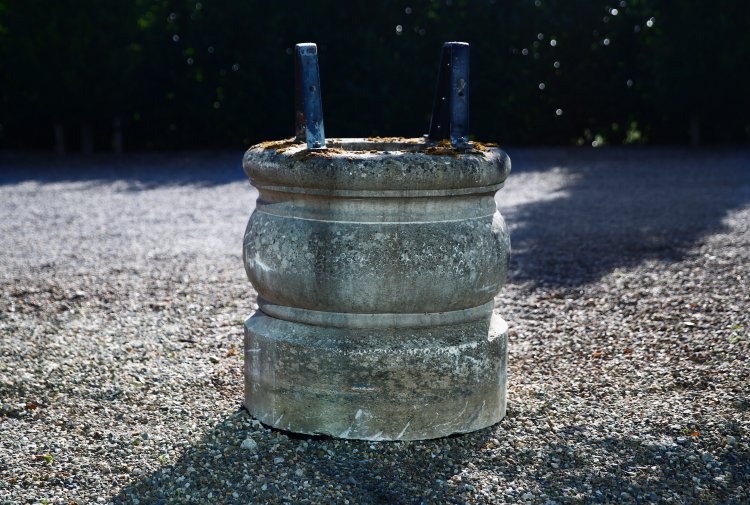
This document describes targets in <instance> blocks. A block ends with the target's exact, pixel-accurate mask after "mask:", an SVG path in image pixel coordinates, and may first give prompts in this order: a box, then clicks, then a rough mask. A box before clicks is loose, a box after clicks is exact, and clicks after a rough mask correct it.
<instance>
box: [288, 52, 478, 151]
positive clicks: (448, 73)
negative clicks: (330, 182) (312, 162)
mask: <svg viewBox="0 0 750 505" xmlns="http://www.w3.org/2000/svg"><path fill="white" fill-rule="evenodd" d="M294 59H295V62H294V63H295V65H294V71H295V116H296V118H295V119H296V132H295V133H296V139H297V141H299V142H306V143H307V148H308V149H325V148H326V137H325V130H324V127H323V102H322V100H321V98H320V71H319V68H318V48H317V46H316V45H315V44H313V43H304V44H297V45H296V46H295V52H294ZM468 132H469V44H467V43H466V42H446V43H445V44H443V49H442V53H441V57H440V67H439V68H438V82H437V89H436V92H435V101H434V103H433V106H432V118H431V120H430V130H429V133H428V134H427V135H426V138H427V141H428V142H439V141H441V140H443V139H447V138H449V139H450V141H451V145H452V146H453V147H454V148H456V149H462V148H467V147H470V144H469V138H468V137H469V135H468Z"/></svg>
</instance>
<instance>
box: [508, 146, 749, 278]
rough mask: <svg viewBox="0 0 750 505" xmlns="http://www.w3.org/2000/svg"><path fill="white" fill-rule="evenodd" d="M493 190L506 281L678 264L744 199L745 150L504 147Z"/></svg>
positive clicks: (746, 184) (746, 188) (746, 192)
mask: <svg viewBox="0 0 750 505" xmlns="http://www.w3.org/2000/svg"><path fill="white" fill-rule="evenodd" d="M510 155H511V158H512V159H513V172H512V173H511V176H510V178H509V179H508V182H507V184H506V187H505V189H503V190H502V191H500V193H499V194H498V196H497V200H498V204H499V209H500V211H501V212H502V213H503V215H504V216H505V218H506V221H507V222H508V224H509V226H510V228H511V239H512V243H513V255H512V260H511V269H512V274H511V277H510V278H511V279H512V280H513V282H517V283H523V282H532V283H534V284H541V285H553V286H554V285H559V286H577V285H581V284H584V283H587V282H591V281H596V280H597V279H599V278H601V277H602V276H603V275H605V274H607V273H609V272H611V271H612V270H614V269H616V268H619V267H625V268H627V267H630V266H634V265H636V264H639V263H641V262H643V261H644V260H648V259H656V260H662V261H665V262H673V261H678V260H679V259H680V258H682V257H683V255H684V254H685V252H686V251H687V250H688V249H689V248H690V247H691V246H694V245H695V244H696V243H697V242H698V241H700V240H701V239H702V238H703V237H705V236H706V235H709V234H712V233H717V232H719V231H721V229H722V228H723V224H722V220H723V219H724V218H725V217H726V216H727V214H728V213H729V212H730V211H731V210H733V209H737V208H739V207H742V206H743V205H746V204H748V203H750V151H748V150H741V149H734V150H687V149H681V150H678V149H616V148H612V149H601V150H591V149H560V150H544V149H537V150H519V151H511V152H510Z"/></svg>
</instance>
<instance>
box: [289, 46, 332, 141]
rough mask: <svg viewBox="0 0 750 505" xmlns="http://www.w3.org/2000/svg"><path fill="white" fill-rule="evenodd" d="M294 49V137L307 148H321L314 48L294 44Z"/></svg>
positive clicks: (316, 60) (322, 139) (315, 53)
mask: <svg viewBox="0 0 750 505" xmlns="http://www.w3.org/2000/svg"><path fill="white" fill-rule="evenodd" d="M294 49H295V52H294V81H295V82H294V84H295V94H294V96H295V100H294V101H295V113H296V114H295V115H296V138H297V140H298V141H300V142H307V148H308V149H325V147H326V136H325V132H324V130H323V102H322V100H321V99H320V74H319V70H318V47H317V46H316V45H315V44H312V43H304V44H297V45H296V46H295V47H294Z"/></svg>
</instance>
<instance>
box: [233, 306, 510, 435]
mask: <svg viewBox="0 0 750 505" xmlns="http://www.w3.org/2000/svg"><path fill="white" fill-rule="evenodd" d="M262 306H263V305H261V307H262ZM482 308H484V307H477V308H476V309H473V310H474V313H471V312H465V313H464V314H452V313H443V314H442V315H441V314H432V315H431V316H432V317H441V316H442V317H444V318H445V320H446V321H450V320H453V321H455V320H456V319H461V317H460V316H462V315H463V316H465V317H464V319H465V318H466V317H471V316H473V317H474V319H472V320H468V321H467V320H464V321H463V322H453V323H452V324H445V325H438V326H426V325H428V324H433V323H434V321H431V320H430V321H424V324H425V325H423V326H422V327H419V316H420V315H419V314H399V315H389V314H381V315H379V316H383V317H386V318H387V317H388V316H392V317H391V320H388V321H386V320H385V319H384V321H383V323H384V325H383V327H380V328H378V327H376V328H341V327H330V326H316V325H313V324H304V323H299V322H291V321H286V320H282V319H277V318H276V317H271V316H269V315H267V314H266V313H264V312H263V311H261V310H259V311H257V312H256V313H255V314H254V315H253V316H252V317H251V318H249V319H248V320H247V321H246V322H245V406H246V407H247V409H248V410H249V411H250V413H251V414H252V415H253V416H255V417H256V418H257V419H259V420H260V421H261V422H263V423H264V424H266V425H269V426H272V427H275V428H280V429H283V430H289V431H293V432H298V433H308V434H325V435H332V436H334V437H339V438H352V439H365V440H420V439H429V438H437V437H443V436H446V435H450V434H453V433H462V432H469V431H474V430H478V429H481V428H484V427H487V426H490V425H492V424H495V423H497V422H498V421H500V419H502V418H503V417H504V416H505V396H506V386H507V372H506V366H507V342H508V326H507V324H506V323H505V321H504V320H503V319H502V318H501V317H500V316H498V315H496V314H492V315H490V313H491V311H492V306H491V304H490V306H489V307H488V308H489V311H485V310H482V311H481V312H485V315H482V316H481V317H479V318H476V315H474V314H476V313H477V312H478V311H479V310H480V309H482ZM311 312H312V311H311ZM457 312H461V311H457ZM487 312H489V313H487ZM313 315H314V314H313ZM356 316H357V315H356V314H348V315H347V317H346V320H347V321H348V323H347V324H351V323H353V322H355V321H356V319H357V317H356ZM362 316H363V318H364V319H363V321H367V322H366V323H363V324H367V325H373V326H377V325H378V322H377V321H375V322H373V321H372V319H371V316H372V315H371V314H362ZM311 317H312V316H311ZM368 317H370V319H368ZM394 318H395V320H394ZM313 319H314V318H313ZM333 319H334V320H335V319H336V318H335V317H333ZM399 319H404V320H408V321H412V323H411V324H415V325H416V326H414V327H401V328H394V327H392V326H387V325H388V324H390V325H393V324H394V323H396V324H398V322H399V321H398V320H399ZM415 321H416V322H415Z"/></svg>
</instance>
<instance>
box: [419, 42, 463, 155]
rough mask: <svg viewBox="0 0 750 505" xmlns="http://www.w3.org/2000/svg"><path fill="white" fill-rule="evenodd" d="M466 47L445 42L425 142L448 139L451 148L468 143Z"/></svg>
mask: <svg viewBox="0 0 750 505" xmlns="http://www.w3.org/2000/svg"><path fill="white" fill-rule="evenodd" d="M468 132H469V44H468V43H466V42H446V43H445V44H443V50H442V53H441V57H440V67H439V68H438V82H437V90H436V92H435V102H434V104H433V106H432V118H431V119H430V132H429V133H428V134H427V138H428V140H431V141H435V142H437V141H440V140H443V139H446V138H450V139H451V145H452V146H453V147H455V148H467V147H470V146H471V144H470V143H469V134H468Z"/></svg>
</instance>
